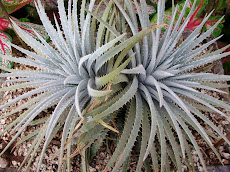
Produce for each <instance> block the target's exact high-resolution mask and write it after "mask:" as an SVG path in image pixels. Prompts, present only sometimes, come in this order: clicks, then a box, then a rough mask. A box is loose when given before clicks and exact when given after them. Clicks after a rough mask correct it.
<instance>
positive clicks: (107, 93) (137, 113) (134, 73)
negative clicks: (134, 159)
mask: <svg viewBox="0 0 230 172" xmlns="http://www.w3.org/2000/svg"><path fill="white" fill-rule="evenodd" d="M103 2H106V3H107V6H106V8H105V10H104V13H103V15H102V16H101V17H100V16H99V14H100V13H99V9H100V5H99V6H97V8H96V9H95V11H94V12H92V10H93V7H94V3H95V1H94V0H92V1H90V4H89V6H88V8H86V0H83V1H82V3H81V8H80V11H78V12H77V0H73V6H72V5H71V4H72V1H71V0H69V2H68V12H67V14H66V13H65V8H64V2H63V0H58V9H59V14H60V20H61V25H59V24H58V22H57V19H56V18H55V22H56V24H55V27H56V29H55V28H54V27H53V26H52V24H51V23H50V21H49V19H48V17H47V16H46V14H45V11H44V8H43V7H42V5H41V2H40V1H38V4H37V10H38V14H39V16H40V18H41V21H42V22H43V25H44V27H45V28H46V30H47V32H48V34H49V36H50V38H51V40H52V41H53V44H54V48H53V47H52V46H50V45H49V44H48V43H47V42H46V41H45V40H44V39H43V38H42V37H41V36H40V35H39V34H38V33H37V32H35V34H36V36H37V37H38V38H39V40H40V41H38V40H36V39H33V38H32V37H31V36H30V35H28V34H27V33H26V32H24V31H23V30H22V29H21V28H20V27H19V26H18V25H17V24H16V23H14V27H15V29H16V30H17V33H18V34H19V35H20V36H21V37H22V39H23V40H24V41H25V42H26V43H27V44H28V45H29V46H30V47H31V48H33V49H34V51H35V53H34V52H30V51H28V50H25V49H22V48H20V47H18V46H16V45H13V47H15V48H17V49H18V50H20V51H22V52H23V53H25V54H26V55H28V56H30V57H32V58H33V59H26V58H13V57H10V56H3V55H2V56H1V57H3V58H5V59H7V60H11V61H13V62H16V63H21V64H26V65H30V66H32V67H37V68H38V70H37V71H34V70H31V71H27V70H26V71H19V70H15V69H6V68H4V67H0V69H3V70H8V71H9V72H10V73H3V74H0V77H10V78H9V80H7V81H6V82H9V83H14V85H12V86H8V87H5V88H2V89H1V91H6V90H12V89H17V88H25V87H26V88H28V87H29V88H34V89H32V90H31V91H29V92H27V93H24V94H23V95H21V96H19V97H17V98H15V99H13V100H10V101H9V102H8V103H6V104H5V105H2V106H0V109H3V108H6V107H8V106H10V105H12V104H14V103H16V102H18V101H20V100H21V99H24V98H27V97H29V96H33V95H35V96H34V97H33V98H32V99H30V100H28V101H27V103H25V104H23V105H21V106H20V107H18V108H17V109H15V110H13V111H12V112H10V113H8V114H5V116H4V117H7V116H9V115H12V114H14V113H16V112H18V111H20V110H22V109H25V108H26V107H30V108H28V109H26V110H25V111H24V113H23V114H22V115H20V116H19V117H18V118H17V119H16V120H15V121H13V122H12V123H11V124H9V125H8V126H7V128H6V129H5V130H4V131H3V133H4V132H6V131H10V130H11V129H12V131H11V133H12V134H13V133H14V132H16V131H17V132H16V134H15V136H14V137H13V138H12V140H11V141H10V143H9V144H8V146H7V147H6V148H5V149H4V150H3V152H2V153H1V154H3V153H4V151H6V150H7V149H8V148H9V146H10V145H11V144H12V143H13V142H14V141H15V139H16V138H17V137H18V136H19V135H20V134H21V133H22V131H23V130H24V129H25V128H26V127H27V126H29V125H33V124H34V123H38V121H37V120H35V117H37V116H38V115H39V114H40V112H42V111H43V110H45V109H47V108H49V107H53V106H54V105H55V108H54V111H53V113H52V114H51V115H47V117H46V118H42V119H40V121H42V122H43V126H42V127H41V128H40V130H39V131H35V132H34V133H31V134H30V135H29V136H27V137H25V138H24V139H23V140H22V141H21V142H23V141H26V140H27V139H30V138H31V137H33V136H36V137H35V139H34V142H33V145H32V146H31V148H30V150H29V151H28V155H27V156H26V158H25V160H24V162H23V163H22V165H21V166H23V165H24V164H25V163H26V160H29V161H28V164H27V170H28V169H29V166H30V164H31V163H32V161H33V158H34V156H35V153H36V152H37V150H38V148H39V147H40V146H41V147H42V152H41V154H40V159H39V164H38V169H37V171H39V170H40V166H41V163H42V159H43V156H44V153H45V150H46V148H47V146H48V144H49V143H50V142H51V140H52V138H54V137H55V135H56V134H57V132H58V131H59V130H60V129H61V130H62V139H61V148H60V150H59V152H58V153H57V154H58V156H59V167H58V171H61V169H62V166H61V165H62V164H63V163H66V165H63V168H66V169H67V170H68V171H70V169H71V167H70V157H73V156H75V155H77V154H81V156H82V171H88V162H89V159H88V157H87V155H88V150H89V149H90V147H94V148H95V147H96V149H94V152H96V150H97V149H98V147H100V145H101V143H102V142H103V140H104V138H105V136H106V134H107V133H108V131H110V130H112V131H114V132H118V131H117V130H116V128H115V127H112V126H111V122H113V121H114V120H115V119H116V117H118V113H119V109H121V108H122V107H126V108H124V109H123V111H124V113H122V116H121V117H120V116H119V117H120V118H121V120H124V119H125V122H124V123H125V124H124V127H123V130H122V134H121V136H120V138H119V140H118V143H117V146H116V149H115V151H114V152H113V155H112V157H111V159H110V161H109V162H108V164H107V166H106V168H105V170H104V171H108V170H109V169H110V168H112V171H114V172H115V171H117V170H118V169H119V168H120V166H122V164H124V163H127V159H128V157H129V156H130V154H131V150H132V148H133V146H134V144H135V142H136V139H137V137H138V136H139V137H140V138H141V141H140V142H141V144H140V145H139V146H140V147H139V151H140V154H139V159H138V164H137V167H136V171H141V168H142V166H143V162H144V161H145V160H146V158H147V157H151V159H152V163H153V168H154V170H155V171H159V170H161V171H170V168H175V169H177V170H178V171H182V162H184V163H185V164H186V165H187V166H188V168H189V169H191V170H194V164H193V160H192V150H194V151H196V152H197V154H198V156H199V158H200V161H201V164H202V165H203V167H204V170H205V171H206V167H205V162H204V159H203V157H202V153H201V151H200V148H199V146H198V144H197V142H196V140H195V138H194V136H193V135H192V132H191V129H193V130H194V131H196V132H198V133H199V134H200V135H201V136H202V138H203V139H204V140H205V141H206V142H207V143H208V145H209V146H210V147H211V149H212V150H213V152H214V153H215V154H216V155H217V157H218V158H219V159H220V160H221V158H220V156H219V154H218V153H217V151H216V149H215V147H214V146H213V145H212V142H211V140H210V138H209V136H208V134H207V133H206V131H205V129H204V128H203V127H202V126H201V125H200V123H199V122H198V121H197V119H196V117H198V118H200V119H201V120H203V121H204V122H205V123H207V124H208V125H209V126H210V127H211V128H212V129H213V130H214V131H215V132H217V133H218V134H219V135H220V136H221V137H222V138H224V140H225V141H226V142H227V143H228V144H230V142H229V141H228V139H227V138H226V137H225V136H224V135H223V134H222V133H221V131H220V130H219V129H218V128H217V127H216V126H215V125H214V124H213V123H212V122H211V121H210V120H209V119H208V118H207V117H205V115H204V114H202V111H204V110H206V111H208V112H213V111H214V112H216V113H219V114H220V115H223V116H226V115H225V114H223V113H222V112H221V111H220V110H218V109H217V108H219V107H220V108H225V109H226V110H230V106H229V105H228V104H226V103H224V102H222V101H220V100H217V99H216V98H213V97H211V96H209V95H206V94H205V93H203V92H200V91H198V90H199V89H206V90H211V91H216V92H220V93H224V92H223V91H221V90H218V87H228V85H225V84H220V83H217V82H218V81H228V80H230V76H224V75H216V74H211V73H205V72H203V73H202V72H201V73H199V72H198V71H199V70H197V68H199V67H201V66H203V65H205V64H208V63H211V62H212V61H214V60H218V59H221V58H222V57H225V56H227V55H229V54H230V52H227V53H223V51H224V50H225V49H227V47H224V48H222V49H220V50H216V51H213V52H206V53H205V54H202V55H200V54H201V52H203V50H204V49H206V48H207V47H208V46H209V45H211V44H212V43H214V42H215V41H216V40H218V39H219V38H220V37H218V38H215V39H214V40H212V41H210V42H207V43H205V44H203V45H201V46H198V45H199V44H200V43H201V42H202V41H203V40H205V39H206V38H207V37H208V36H209V35H210V34H211V33H212V32H213V31H214V30H215V28H216V27H217V26H218V24H219V23H220V22H221V21H222V18H220V20H219V21H218V22H216V23H215V24H214V26H212V27H211V28H210V29H209V30H208V31H206V32H204V33H201V31H202V28H203V26H204V25H205V23H206V22H207V21H208V19H209V17H210V16H211V14H209V15H208V16H207V17H205V18H204V20H203V21H202V22H201V23H200V24H199V25H198V26H197V27H196V28H195V29H194V31H193V32H192V33H191V34H190V35H189V36H188V37H187V38H186V39H185V40H184V41H183V42H181V41H179V40H180V38H181V37H182V33H184V30H185V28H186V27H187V25H188V23H189V21H190V19H191V18H192V16H193V14H194V11H195V9H196V6H195V4H196V1H195V2H194V4H193V5H192V7H191V9H190V11H189V12H188V13H187V5H188V3H189V0H187V1H186V2H185V4H184V6H183V7H182V9H180V6H176V8H175V9H174V10H173V12H172V13H173V14H172V17H171V20H170V22H169V24H168V27H167V29H166V31H165V32H162V29H161V28H160V26H165V25H164V14H165V1H164V0H160V1H159V2H158V6H157V8H158V10H157V11H158V15H157V21H156V23H155V24H156V26H155V27H156V30H154V28H155V27H153V26H152V23H150V20H149V14H148V10H147V9H148V6H147V4H146V1H145V0H140V1H137V0H134V1H131V0H124V1H122V3H121V1H119V0H111V1H109V2H107V0H106V1H103ZM121 4H122V5H121ZM135 9H136V11H135ZM117 10H118V11H117ZM178 10H179V11H180V15H179V16H178V15H177V13H178ZM85 11H86V12H87V14H85ZM136 12H137V14H136ZM185 13H187V14H186V17H184V15H185ZM77 14H79V16H80V17H79V18H78V15H77ZM92 16H93V17H92ZM176 17H178V18H176ZM175 20H176V21H175ZM78 22H79V23H78ZM60 27H62V30H63V32H62V30H61V29H60ZM125 33H127V34H125ZM198 55H199V56H198ZM197 56H198V57H197ZM11 77H12V78H11ZM13 77H17V78H16V79H15V78H13ZM201 110H202V111H201ZM44 121H45V122H44ZM43 140H45V143H44V145H42V144H41V143H42V141H43ZM21 142H20V143H21ZM72 144H77V147H78V148H77V149H76V150H72V147H71V145H72ZM64 150H66V151H64ZM64 152H66V153H64ZM169 159H171V162H172V164H173V165H171V167H170V163H169ZM63 160H66V162H63ZM146 164H148V163H147V162H146ZM63 170H65V169H63Z"/></svg>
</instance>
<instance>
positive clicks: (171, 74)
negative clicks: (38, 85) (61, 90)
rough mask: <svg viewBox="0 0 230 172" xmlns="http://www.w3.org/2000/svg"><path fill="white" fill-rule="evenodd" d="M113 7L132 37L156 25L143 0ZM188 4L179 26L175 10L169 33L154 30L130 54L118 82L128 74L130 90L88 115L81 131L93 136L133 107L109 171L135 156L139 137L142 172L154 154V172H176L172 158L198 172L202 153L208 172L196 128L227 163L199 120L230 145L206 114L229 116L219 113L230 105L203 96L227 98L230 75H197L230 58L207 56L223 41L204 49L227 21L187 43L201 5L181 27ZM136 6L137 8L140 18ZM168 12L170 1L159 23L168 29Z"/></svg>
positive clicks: (215, 53) (217, 54) (198, 32)
mask: <svg viewBox="0 0 230 172" xmlns="http://www.w3.org/2000/svg"><path fill="white" fill-rule="evenodd" d="M113 2H114V3H115V5H116V6H117V8H118V9H119V11H120V13H119V14H120V15H121V16H120V18H121V19H120V20H119V21H120V22H118V23H117V24H118V25H122V26H124V27H125V26H127V27H128V28H124V27H123V28H122V27H117V28H122V30H121V31H123V30H125V29H126V30H128V31H130V32H131V33H130V34H131V35H136V34H138V32H139V31H140V30H144V29H146V28H148V27H150V26H151V25H150V21H149V15H148V13H147V11H148V10H147V4H146V1H145V0H140V5H139V4H138V1H137V0H134V1H131V0H125V1H123V2H124V5H121V3H120V1H118V0H113ZM187 3H188V0H187V1H186V2H185V5H184V7H183V9H182V10H181V12H180V13H181V14H180V16H179V17H178V19H177V21H175V16H176V15H177V10H178V9H177V8H178V7H176V8H175V10H174V11H173V15H172V18H171V21H170V24H169V25H168V26H167V30H166V31H165V32H162V30H161V28H157V29H156V31H154V30H152V31H151V33H149V34H148V35H147V36H145V37H144V38H143V40H142V41H140V42H138V43H137V44H136V45H135V46H134V48H132V50H130V51H129V53H130V55H131V54H133V53H135V56H134V58H133V59H132V61H131V63H130V64H129V65H128V66H127V68H126V69H124V70H123V71H122V72H121V73H122V74H121V75H119V76H118V77H117V79H118V78H119V77H121V76H123V75H125V76H127V77H128V79H129V82H128V83H127V86H126V87H125V88H124V89H123V90H122V91H121V92H119V93H118V94H117V96H115V97H113V98H112V99H110V100H108V101H107V102H106V103H105V104H103V105H102V106H100V107H98V108H95V109H94V110H92V111H91V112H88V113H86V114H85V116H90V117H92V119H91V120H90V121H89V122H88V123H85V124H84V125H83V127H82V128H81V129H80V130H81V131H82V132H83V133H84V132H86V133H87V132H88V131H92V128H93V127H94V126H95V125H96V121H97V120H100V119H106V118H107V117H108V116H109V115H110V114H111V113H113V112H115V111H116V110H117V109H118V108H119V107H122V106H125V105H127V106H126V107H127V113H126V114H124V115H125V117H126V122H125V125H124V129H123V133H122V135H121V137H120V139H119V141H118V144H117V147H116V149H115V152H114V153H113V155H112V157H111V159H110V161H109V162H108V164H107V167H106V168H105V170H104V171H108V170H109V169H111V168H112V171H114V172H116V171H117V170H118V169H119V167H120V166H121V165H122V164H123V163H124V162H125V161H126V159H127V158H128V156H129V155H130V153H131V150H132V147H133V146H134V144H135V142H136V139H137V136H138V135H140V137H141V145H140V149H139V150H140V154H139V160H138V164H137V167H136V171H141V168H142V164H143V162H144V160H145V159H146V158H147V157H149V155H150V157H151V159H152V163H153V168H154V171H159V170H160V171H170V165H169V162H170V161H169V159H171V162H172V164H174V166H173V167H174V168H176V169H177V170H178V171H182V162H184V163H185V164H186V165H187V166H188V168H190V169H191V170H194V164H193V160H192V158H191V157H192V154H191V150H194V151H196V152H197V154H198V156H199V159H200V162H201V164H202V166H203V168H204V170H205V171H207V170H206V167H205V161H204V159H203V157H202V153H201V150H200V148H199V146H198V144H197V142H196V140H195V138H194V136H193V134H192V132H191V129H193V130H194V131H196V132H197V133H199V134H200V135H201V136H202V138H203V139H204V140H205V141H206V142H207V144H208V145H209V146H210V148H211V149H212V150H213V152H214V153H215V154H216V156H217V157H218V158H219V159H220V160H221V158H220V156H219V154H218V153H217V151H216V149H215V147H214V146H213V144H212V142H211V140H210V138H209V136H208V134H207V133H206V131H205V129H204V128H203V127H202V126H201V125H200V123H199V122H198V120H197V117H198V118H199V119H201V120H203V121H204V122H205V123H206V124H208V125H209V126H210V127H211V128H212V129H213V130H214V131H215V132H216V133H218V134H219V135H220V136H221V137H223V138H224V140H225V141H226V142H227V143H228V144H230V142H229V140H228V139H227V138H226V137H225V136H224V135H223V134H222V133H221V132H220V130H219V129H218V128H217V127H216V126H215V125H214V124H213V123H212V122H211V121H210V120H209V119H208V118H207V117H206V116H205V115H204V114H203V113H202V111H203V110H206V111H208V112H210V111H212V112H215V113H218V114H220V115H222V116H225V117H226V115H225V114H224V113H223V112H221V111H220V110H219V109H218V108H224V109H226V110H230V106H229V105H228V104H226V103H224V102H222V101H220V100H218V99H216V98H214V97H212V96H209V95H207V94H205V93H204V92H200V91H198V90H200V89H205V90H211V91H216V92H219V93H224V92H223V91H222V90H219V89H217V88H219V87H221V86H223V85H221V84H220V83H217V82H219V81H228V80H230V76H224V75H216V74H212V73H205V72H203V73H202V72H201V73H197V72H196V71H197V69H198V68H200V67H202V66H204V65H206V64H208V63H211V62H213V61H215V60H218V59H221V58H222V57H225V56H227V55H229V54H230V52H227V53H223V51H224V50H225V49H227V47H224V48H222V49H220V50H216V51H213V52H206V53H205V54H202V52H203V50H205V49H206V48H207V47H209V46H210V45H211V44H213V43H214V42H215V41H216V40H218V39H219V38H220V37H218V38H215V39H214V40H212V41H209V42H207V43H204V44H203V45H200V46H198V45H199V44H200V43H201V42H203V40H205V39H206V38H207V37H208V36H210V35H211V34H212V32H213V31H214V29H215V28H216V27H217V25H218V24H219V23H220V22H221V20H222V18H221V19H220V20H219V21H217V22H216V23H215V25H214V26H212V27H211V28H210V29H209V30H208V31H206V32H204V33H201V30H202V27H203V26H204V24H205V23H206V22H207V20H208V19H209V17H210V15H211V14H208V15H207V17H205V18H204V19H203V21H202V22H201V24H200V25H199V26H197V28H196V29H195V30H194V31H193V32H191V34H190V35H189V36H188V37H187V38H186V39H185V40H184V41H183V42H182V43H181V42H180V41H179V40H180V38H181V37H182V34H183V32H184V30H185V28H186V26H187V24H188V22H189V21H190V18H191V17H192V15H193V13H194V9H195V3H196V1H194V3H193V5H192V7H191V10H190V11H189V14H188V15H187V17H186V18H185V20H184V22H183V23H182V25H181V21H182V18H183V16H184V14H185V12H186V7H187ZM133 4H135V6H136V9H137V12H138V14H137V15H136V14H135V10H134V7H133ZM164 7H165V1H164V0H160V1H159V2H158V10H157V11H158V17H157V23H155V24H157V25H161V24H163V17H164ZM122 18H123V19H122ZM127 57H129V56H127ZM105 61H106V59H102V60H101V63H102V64H104V62H105ZM225 86H226V85H225ZM102 108H106V110H104V109H103V110H102ZM201 110H202V111H201ZM94 133H95V132H94ZM139 133H141V134H139ZM85 135H86V136H84V135H83V136H82V140H83V139H86V138H87V134H85ZM82 147H84V146H82ZM158 157H160V158H158ZM171 167H172V166H171Z"/></svg>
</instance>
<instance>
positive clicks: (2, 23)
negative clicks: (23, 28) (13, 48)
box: [0, 18, 10, 31]
mask: <svg viewBox="0 0 230 172" xmlns="http://www.w3.org/2000/svg"><path fill="white" fill-rule="evenodd" d="M9 28H10V23H9V22H8V21H7V20H6V19H4V18H0V30H1V31H6V29H9Z"/></svg>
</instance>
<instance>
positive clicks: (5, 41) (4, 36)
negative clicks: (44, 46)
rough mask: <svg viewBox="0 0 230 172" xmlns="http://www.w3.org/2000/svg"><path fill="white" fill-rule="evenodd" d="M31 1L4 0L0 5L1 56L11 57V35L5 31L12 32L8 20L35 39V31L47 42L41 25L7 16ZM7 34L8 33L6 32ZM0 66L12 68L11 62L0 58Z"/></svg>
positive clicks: (47, 38) (47, 37)
mask: <svg viewBox="0 0 230 172" xmlns="http://www.w3.org/2000/svg"><path fill="white" fill-rule="evenodd" d="M30 1H31V0H23V1H22V0H13V1H11V0H10V1H9V0H4V1H2V2H1V3H2V4H1V8H0V16H1V18H0V53H1V54H3V55H11V54H12V50H11V41H12V37H11V36H12V35H10V34H8V33H7V32H6V31H7V30H12V29H13V26H12V25H11V22H10V20H11V19H12V20H14V22H16V23H17V25H18V26H19V27H20V28H21V29H23V30H24V31H26V32H27V33H29V34H30V35H31V36H33V37H34V38H37V36H36V35H35V34H34V30H35V31H37V32H38V33H39V34H40V35H41V36H42V37H43V38H44V39H45V40H46V41H49V36H48V35H47V32H46V31H45V29H44V27H43V26H41V25H37V24H33V23H28V22H23V21H19V20H18V19H16V18H13V17H10V16H9V14H11V13H13V12H15V11H16V10H18V9H20V8H22V7H23V6H25V5H26V4H28V3H29V2H30ZM8 32H9V31H8ZM0 66H3V67H6V68H12V67H13V62H11V61H9V60H7V59H2V58H0Z"/></svg>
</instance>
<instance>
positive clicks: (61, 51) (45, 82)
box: [0, 0, 151, 171]
mask: <svg viewBox="0 0 230 172" xmlns="http://www.w3.org/2000/svg"><path fill="white" fill-rule="evenodd" d="M72 4H73V5H72ZM85 6H86V1H84V0H83V1H82V5H81V10H80V12H78V11H77V0H74V1H73V2H72V1H71V0H69V2H68V13H67V14H66V12H65V8H64V2H63V0H58V9H59V14H60V20H61V24H60V25H59V24H58V22H57V20H56V18H55V22H56V24H55V27H56V29H55V28H54V26H53V25H52V24H51V22H50V21H49V19H48V17H47V16H46V13H45V10H44V8H43V6H42V4H41V2H40V1H38V2H37V3H36V8H37V11H38V14H39V16H40V19H41V21H42V23H43V25H44V27H45V29H46V30H47V33H48V35H49V36H50V38H51V40H52V42H53V46H51V45H49V44H48V43H47V42H46V41H45V40H44V39H43V38H42V36H41V35H39V34H38V33H37V32H36V31H34V33H35V34H36V36H37V37H38V39H39V40H36V39H34V38H33V37H32V36H30V35H29V34H28V33H26V32H25V31H24V30H22V29H21V28H20V27H19V26H18V25H17V24H16V23H14V22H13V23H14V27H15V30H16V31H17V32H18V34H19V35H20V37H21V38H22V39H23V40H24V41H25V42H26V43H27V44H28V45H29V46H30V47H31V48H32V49H33V50H34V52H31V51H28V50H25V49H23V48H20V47H19V46H17V45H12V46H13V47H14V48H16V49H18V50H20V51H21V52H23V53H25V54H26V55H28V56H29V57H31V58H32V59H31V58H30V59H29V58H24V57H18V58H14V57H10V56H3V55H2V57H3V58H4V59H7V60H10V61H13V62H15V63H20V64H23V65H29V66H31V67H33V68H34V67H35V68H37V70H36V71H34V70H32V69H31V70H16V69H6V68H4V67H0V69H2V70H5V71H9V72H10V73H1V74H0V77H9V79H8V80H6V82H8V83H13V84H12V85H11V86H8V87H5V88H1V90H0V91H5V90H14V89H19V88H32V90H31V91H28V92H26V93H24V94H23V95H21V96H18V97H17V98H15V99H13V100H10V101H9V102H7V103H6V104H5V105H2V106H0V110H2V109H4V108H6V107H8V106H10V105H12V104H15V103H16V102H18V101H20V100H22V99H24V98H28V97H31V96H32V98H31V99H30V100H29V101H27V102H26V103H25V104H23V105H21V106H19V107H17V108H16V109H14V110H12V111H11V112H10V113H8V114H5V115H4V116H3V117H5V118H6V117H8V116H9V115H12V114H14V113H16V112H19V111H21V110H24V112H23V114H21V115H20V116H19V117H18V118H17V119H16V120H15V121H13V122H12V123H11V124H9V125H8V126H7V127H6V129H5V130H4V131H3V132H2V133H5V132H8V131H10V132H11V134H13V133H16V134H15V135H14V136H13V138H12V139H11V141H10V142H9V144H8V145H7V146H6V147H5V148H4V150H3V151H2V152H1V155H2V154H3V153H4V152H5V151H6V150H7V149H8V148H9V146H10V145H11V144H12V143H13V142H14V141H15V140H16V138H17V137H18V136H20V134H21V133H22V132H23V130H24V129H25V128H26V127H27V126H29V125H30V124H32V123H33V121H34V120H35V118H36V117H37V116H38V115H39V114H40V113H41V112H42V111H43V110H45V109H47V108H50V107H54V111H53V113H52V115H50V116H47V117H46V118H45V119H43V120H40V121H43V123H44V124H43V125H42V127H41V128H40V130H39V131H35V132H34V133H31V134H30V135H29V136H28V137H26V138H24V139H23V141H25V140H26V139H28V138H31V137H34V136H36V137H35V139H34V142H33V144H32V146H31V148H30V150H29V151H28V154H27V157H26V158H25V160H24V162H23V163H22V165H21V167H22V166H23V165H24V164H25V162H26V160H27V159H28V158H30V160H29V161H28V165H27V170H29V166H30V164H31V163H32V160H33V157H34V156H35V154H36V152H37V150H38V148H39V146H41V143H42V141H43V140H45V142H44V145H43V146H42V152H41V154H40V160H39V163H38V167H37V171H39V170H40V166H41V163H42V159H43V157H44V153H45V150H46V148H47V146H48V145H49V143H50V142H51V140H52V138H53V137H54V136H55V134H56V133H57V132H58V131H59V130H60V129H61V128H63V132H62V139H61V140H62V142H61V148H60V152H58V155H59V170H61V164H62V161H63V153H64V149H65V148H67V155H66V156H67V157H70V155H71V144H68V143H66V141H67V137H68V139H71V138H72V135H73V133H74V132H75V130H74V128H75V127H76V125H77V124H81V122H85V121H87V118H85V119H84V111H83V109H84V108H85V107H86V106H87V105H88V104H89V103H91V102H93V103H94V102H95V101H97V102H101V101H102V100H104V99H108V98H109V97H110V96H111V95H112V94H114V92H115V91H113V90H111V89H110V86H111V84H112V83H113V85H116V83H118V84H119V83H121V82H123V81H127V78H125V77H123V79H121V80H119V81H116V80H115V81H113V79H114V78H116V76H117V75H119V74H120V72H121V71H122V70H123V69H124V68H125V67H126V66H127V65H128V63H129V62H130V60H131V58H132V57H133V55H134V54H133V55H131V56H130V57H129V58H128V59H124V58H125V57H126V54H127V52H128V51H129V49H131V48H132V47H133V46H134V45H135V44H136V43H137V42H138V41H140V40H141V39H142V38H143V37H144V36H145V35H146V34H147V33H149V32H150V30H151V29H149V28H148V29H145V30H143V31H141V32H139V33H138V34H137V35H135V36H133V37H131V38H129V39H127V40H125V39H126V37H127V36H126V34H125V33H124V34H121V35H120V34H119V33H118V32H117V31H116V30H115V28H114V25H115V23H114V22H115V21H116V18H115V10H116V9H115V8H114V5H113V3H112V2H110V3H109V6H108V9H107V10H106V11H105V15H103V18H104V19H106V17H107V18H108V12H109V11H110V10H112V11H113V16H111V18H110V23H109V24H110V25H111V26H110V25H109V24H106V23H101V24H100V23H99V25H98V24H97V21H96V19H95V18H92V17H91V14H90V12H89V13H87V14H85V12H86V9H85V8H86V7H85ZM93 6H94V0H92V1H90V4H89V8H88V9H87V11H92V9H93ZM79 13H80V15H78V14H79ZM106 14H107V16H106ZM78 16H80V20H79V18H78ZM106 25H108V28H106V27H105V26H106ZM60 26H61V27H62V30H61V28H60ZM123 40H125V41H123ZM121 42H122V43H121ZM105 59H107V61H106V62H107V63H101V61H104V60H105ZM123 59H124V61H123ZM121 61H123V63H122V64H121V65H120V62H121ZM104 62H105V61H104ZM114 64H116V66H114ZM116 91H117V90H116ZM94 99H95V100H94ZM93 103H92V104H93ZM93 105H94V104H93ZM93 105H89V107H91V108H93V107H94V106H93ZM1 118H2V116H1ZM97 122H98V123H99V124H100V126H103V128H104V127H107V128H110V127H109V126H108V125H107V124H106V122H104V121H103V120H98V121H97ZM63 126H64V127H63ZM95 130H96V128H95ZM65 143H66V144H67V146H66V147H65V146H64V145H65ZM67 168H68V170H70V161H69V159H68V165H67Z"/></svg>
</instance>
